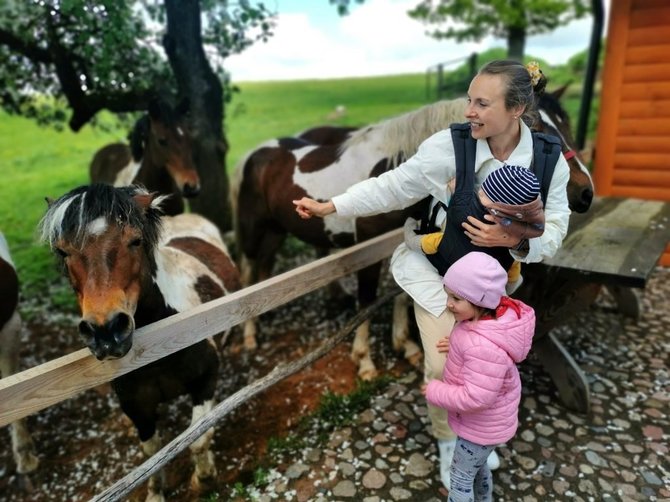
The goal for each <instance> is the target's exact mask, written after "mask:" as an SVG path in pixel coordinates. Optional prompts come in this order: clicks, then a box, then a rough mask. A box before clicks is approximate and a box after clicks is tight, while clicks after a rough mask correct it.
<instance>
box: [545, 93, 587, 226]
mask: <svg viewBox="0 0 670 502" xmlns="http://www.w3.org/2000/svg"><path fill="white" fill-rule="evenodd" d="M566 88H567V86H563V87H560V88H558V89H556V90H555V91H553V92H550V93H544V94H542V95H541V96H540V99H539V102H538V113H539V115H540V120H539V122H538V123H536V124H535V127H534V129H535V130H538V131H540V132H544V133H547V134H551V135H553V136H556V137H557V138H559V139H560V140H561V144H562V152H563V156H564V157H565V160H566V161H567V162H568V166H569V167H570V179H569V180H568V187H567V191H568V203H569V204H570V210H572V211H575V212H576V213H585V212H586V211H588V209H589V207H591V201H592V200H593V179H592V178H591V174H590V172H589V170H588V168H587V167H586V164H585V163H584V160H583V159H582V157H581V154H580V153H579V152H578V150H577V143H576V141H575V139H574V137H573V136H572V130H571V127H570V116H569V115H568V113H567V112H566V111H565V109H564V108H563V107H562V106H561V103H560V101H559V99H560V97H561V96H562V95H563V93H564V92H565V89H566Z"/></svg>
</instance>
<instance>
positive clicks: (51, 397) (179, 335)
mask: <svg viewBox="0 0 670 502" xmlns="http://www.w3.org/2000/svg"><path fill="white" fill-rule="evenodd" d="M401 241H402V229H396V230H393V231H391V232H388V233H386V234H384V235H381V236H379V237H375V238H374V239H370V240H368V241H365V242H362V243H360V244H356V245H355V246H352V247H350V248H347V249H344V250H342V251H340V252H338V253H336V254H333V255H330V256H328V257H326V258H322V259H320V260H316V261H314V262H311V263H309V264H307V265H303V266H301V267H298V268H296V269H293V270H290V271H288V272H285V273H283V274H281V275H277V276H275V277H272V278H270V279H268V280H266V281H263V282H261V283H258V284H255V285H253V286H249V287H247V288H244V289H242V290H240V291H237V292H235V293H232V294H230V295H227V296H225V297H223V298H220V299H218V300H214V301H212V302H209V303H206V304H204V305H201V306H199V307H197V308H195V309H192V310H189V311H188V312H181V313H179V314H176V315H173V316H171V317H168V318H166V319H163V320H161V321H158V322H156V323H153V324H151V325H148V326H145V327H143V328H141V329H138V330H137V331H136V332H135V334H134V337H135V340H134V343H133V349H132V350H131V351H130V352H129V353H128V354H127V355H126V356H125V357H123V358H121V359H116V360H113V361H98V360H96V359H95V358H94V357H93V356H92V355H91V353H90V352H89V351H88V349H82V350H79V351H76V352H73V353H71V354H68V355H66V356H63V357H60V358H58V359H54V360H52V361H49V362H47V363H45V364H42V365H40V366H36V367H34V368H30V369H27V370H25V371H22V372H20V373H16V374H14V375H10V376H9V377H7V378H3V379H1V380H0V426H4V425H7V424H9V423H11V422H13V421H15V420H18V419H20V418H23V417H25V416H27V415H30V414H32V413H36V412H38V411H40V410H42V409H44V408H47V407H49V406H53V405H55V404H57V403H59V402H61V401H64V400H66V399H69V398H71V397H73V396H75V395H77V394H78V393H80V392H83V391H85V390H87V389H90V388H93V387H96V386H98V385H100V384H102V383H105V382H109V381H110V380H113V379H114V378H116V377H118V376H121V375H124V374H126V373H128V372H130V371H133V370H136V369H138V368H140V367H142V366H144V365H147V364H149V363H151V362H153V361H156V360H158V359H160V358H162V357H165V356H167V355H169V354H172V353H174V352H177V351H178V350H181V349H183V348H185V347H188V346H190V345H193V344H194V343H196V342H199V341H200V340H203V339H205V338H207V337H210V336H214V335H216V334H218V333H221V332H224V331H226V330H227V329H230V328H232V327H233V326H236V325H238V324H240V323H241V322H243V321H245V320H247V319H250V318H252V317H255V316H258V315H260V314H263V313H265V312H267V311H269V310H272V309H274V308H276V307H278V306H280V305H283V304H285V303H288V302H289V301H291V300H294V299H295V298H298V297H300V296H302V295H305V294H307V293H310V292H312V291H314V290H316V289H319V288H321V287H323V286H325V285H326V284H328V283H329V282H332V281H333V280H335V279H339V278H340V277H344V276H346V275H349V274H351V273H352V272H356V271H357V270H360V269H361V268H364V267H366V266H368V265H371V264H373V263H376V262H378V261H380V260H382V259H384V258H386V257H388V256H390V255H391V253H392V252H393V250H394V249H395V247H396V246H397V245H398V244H399V243H400V242H401ZM185 333H188V334H189V336H184V334H185Z"/></svg>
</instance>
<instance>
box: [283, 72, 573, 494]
mask: <svg viewBox="0 0 670 502" xmlns="http://www.w3.org/2000/svg"><path fill="white" fill-rule="evenodd" d="M545 85H546V78H545V77H544V75H542V72H541V71H540V69H539V67H538V66H537V64H533V63H531V64H529V65H528V67H525V66H523V65H522V64H521V63H519V62H517V61H509V60H497V61H492V62H490V63H487V64H486V65H484V66H483V67H482V68H481V69H480V70H479V72H478V73H477V75H476V76H475V77H474V78H473V80H472V82H471V83H470V87H469V89H468V105H467V107H466V111H465V118H466V120H467V122H469V124H470V133H471V135H472V137H473V138H474V139H476V140H477V151H476V159H475V189H479V187H480V186H481V184H482V182H483V180H484V179H485V178H486V177H487V176H488V175H489V174H490V173H491V172H493V171H495V170H496V169H499V168H500V167H501V166H503V165H504V164H510V165H517V166H522V167H525V168H530V167H531V161H532V157H533V141H532V135H531V131H530V128H529V127H528V125H532V124H533V122H534V118H535V116H536V112H535V107H536V105H535V103H536V101H537V98H538V97H539V94H540V93H541V92H542V91H543V90H544V87H545ZM455 172H456V165H455V155H454V145H453V141H452V136H451V131H450V130H449V129H446V130H443V131H440V132H438V133H436V134H434V135H433V136H431V137H430V138H428V139H427V140H426V141H424V142H423V143H422V144H421V146H420V147H419V149H418V151H417V153H416V154H415V155H414V156H413V157H411V158H410V159H408V160H407V161H406V162H404V163H403V164H401V165H400V166H398V167H397V168H396V169H393V170H391V171H389V172H387V173H385V174H382V175H381V176H379V177H377V178H370V179H368V180H365V181H362V182H360V183H357V184H356V185H353V186H352V187H350V188H349V189H348V190H347V191H346V192H345V193H344V194H341V195H338V196H336V197H333V198H332V200H330V201H327V202H317V201H314V200H312V199H309V198H307V197H303V198H302V199H300V200H298V201H294V204H295V205H296V211H297V212H298V214H299V215H300V217H302V218H310V217H312V216H319V217H324V216H326V215H328V214H331V213H333V212H335V211H337V213H338V214H339V215H341V216H350V217H353V216H369V215H372V214H377V213H382V212H387V211H390V210H393V209H399V208H403V207H407V206H410V205H412V204H414V203H416V202H418V201H420V200H422V199H424V198H425V197H426V196H428V195H431V196H432V197H433V198H434V199H435V201H441V202H442V203H444V204H449V198H450V193H449V190H448V189H447V184H448V182H449V181H450V180H451V179H452V178H454V176H455ZM569 175H570V173H569V169H568V164H567V162H566V161H565V159H564V158H563V157H562V156H559V159H558V161H557V163H556V167H555V169H554V173H553V176H552V179H551V184H550V187H549V192H548V194H547V199H546V202H545V207H544V209H545V230H544V233H543V234H542V235H541V236H540V237H536V238H533V239H529V240H528V241H525V240H521V239H519V238H518V237H513V236H511V235H509V234H508V233H507V232H506V229H505V227H504V226H502V225H500V224H498V223H495V222H494V220H493V217H492V216H491V215H486V216H485V217H484V220H483V221H482V220H478V219H476V218H474V217H472V216H470V217H468V218H467V220H468V221H467V222H464V223H463V229H464V232H465V234H466V235H467V236H468V238H469V239H470V240H471V241H472V243H473V244H474V245H476V246H480V247H496V246H502V247H505V248H508V249H509V250H510V253H511V254H512V256H513V257H514V258H515V259H516V260H519V261H521V262H526V263H529V262H538V261H541V260H542V259H543V258H547V257H551V256H553V255H554V254H555V253H556V251H557V250H558V248H559V247H560V246H561V243H562V241H563V238H564V237H565V234H566V233H567V230H568V220H569V216H570V209H569V207H568V200H567V194H566V186H567V183H568V178H569ZM391 270H392V273H393V277H394V279H395V280H396V282H397V283H398V284H399V285H400V287H402V288H403V289H404V290H405V291H406V292H407V293H408V294H409V295H410V296H411V297H412V299H413V300H414V312H415V316H416V322H417V325H418V327H419V332H420V334H421V342H422V344H423V349H424V356H425V357H424V378H425V380H426V381H430V380H433V379H439V378H440V377H441V375H442V368H443V367H444V363H445V360H446V355H445V354H444V353H443V352H440V350H439V349H438V348H437V343H438V341H439V339H440V338H441V337H442V336H444V333H448V332H450V330H451V328H452V327H453V325H454V317H453V315H452V313H451V312H449V311H448V310H447V309H446V308H445V305H446V301H447V297H446V293H445V292H444V289H443V288H442V278H441V276H440V275H439V274H438V272H437V271H436V269H435V268H434V267H433V266H432V265H431V264H430V262H429V261H428V259H427V258H426V257H425V255H423V253H418V252H416V251H412V250H411V249H409V248H408V247H407V246H406V245H405V244H401V245H400V246H399V247H398V248H397V249H396V251H395V252H394V254H393V257H392V258H391ZM428 411H429V416H430V420H431V424H432V429H433V435H434V436H435V437H436V438H437V440H438V448H439V451H440V475H441V478H442V482H443V484H444V485H445V486H446V487H447V488H448V487H449V468H450V465H451V459H452V457H453V452H454V446H455V444H456V436H455V435H454V433H453V431H452V430H451V429H450V428H449V425H448V423H447V415H446V412H445V411H444V410H443V409H440V408H437V407H434V406H429V408H428ZM489 464H490V466H491V468H496V467H497V466H498V464H499V462H498V459H497V456H495V452H493V453H492V454H491V456H490V457H489Z"/></svg>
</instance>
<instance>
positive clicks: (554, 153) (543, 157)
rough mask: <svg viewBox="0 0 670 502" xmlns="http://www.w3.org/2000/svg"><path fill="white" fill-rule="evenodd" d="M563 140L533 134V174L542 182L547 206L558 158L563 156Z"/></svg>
mask: <svg viewBox="0 0 670 502" xmlns="http://www.w3.org/2000/svg"><path fill="white" fill-rule="evenodd" d="M561 148H562V147H561V140H559V139H558V138H557V137H556V136H552V135H550V134H544V133H541V132H534V133H533V166H532V169H533V172H534V173H535V176H536V177H537V179H538V181H539V182H540V194H541V195H542V205H543V206H545V205H546V204H547V194H548V193H549V186H550V185H551V178H553V176H554V169H555V168H556V162H558V156H559V155H560V154H561Z"/></svg>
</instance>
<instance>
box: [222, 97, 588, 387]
mask: <svg viewBox="0 0 670 502" xmlns="http://www.w3.org/2000/svg"><path fill="white" fill-rule="evenodd" d="M561 92H562V91H561ZM558 96H560V94H546V95H545V97H544V98H543V100H542V101H541V102H540V104H539V106H540V108H541V109H544V108H545V107H548V103H549V102H552V103H556V104H557V106H558V108H559V110H560V111H562V108H560V105H558ZM465 107H466V100H465V99H457V100H450V101H440V102H437V103H434V104H431V105H427V106H424V107H423V108H420V109H419V110H416V111H414V112H411V113H407V114H405V115H402V116H399V117H396V118H393V119H390V120H387V121H384V122H380V123H378V124H375V125H372V126H368V127H364V128H361V129H358V130H351V129H350V128H347V129H342V128H337V127H322V128H314V129H310V130H308V131H305V132H303V133H301V134H300V135H299V136H298V137H290V138H281V139H278V140H271V141H268V142H266V143H264V144H263V145H261V146H259V147H258V148H256V149H255V150H253V151H251V152H249V153H248V154H247V156H246V157H244V158H243V159H242V161H241V162H240V164H239V165H238V166H237V171H236V173H235V175H236V177H237V178H236V179H235V180H234V182H233V183H231V189H232V195H231V201H233V204H234V206H235V207H234V212H233V213H234V216H235V229H236V237H237V239H238V250H239V251H240V253H241V258H240V264H241V265H240V268H241V273H242V282H243V284H244V285H248V284H252V283H254V282H256V281H260V280H264V279H266V278H268V277H270V275H271V273H272V266H273V264H274V259H275V254H276V252H277V250H278V249H279V247H280V245H281V243H282V241H283V239H284V238H285V236H286V235H287V234H289V233H290V234H292V235H294V236H296V237H298V238H299V239H300V240H302V241H304V242H306V243H308V244H311V245H313V246H315V247H317V248H321V249H325V248H330V249H332V248H338V247H345V246H349V245H351V244H354V243H356V242H361V241H364V240H366V239H369V238H371V237H374V236H377V235H380V234H382V233H384V232H387V231H389V230H392V229H395V228H398V227H400V226H402V224H403V223H404V221H405V219H406V218H407V216H408V214H410V213H412V212H414V211H415V210H416V207H414V208H408V209H407V210H404V211H393V212H390V213H385V214H380V215H377V216H371V217H366V218H357V219H348V218H342V217H340V216H338V215H337V214H332V215H329V216H327V217H326V218H324V219H319V218H312V219H309V220H302V219H300V218H299V217H298V215H297V214H296V212H295V211H294V207H293V204H292V202H291V201H292V200H297V199H300V198H301V197H303V196H308V197H311V198H313V199H317V200H328V199H330V198H331V197H333V196H334V195H337V194H340V193H342V192H344V191H345V190H346V189H347V188H348V187H350V186H351V185H353V184H354V183H357V182H359V181H362V180H364V179H367V178H369V177H374V176H378V175H379V174H381V173H383V172H385V171H386V170H388V169H392V168H393V167H394V166H395V165H397V164H398V163H400V162H401V161H403V160H404V159H406V158H409V157H410V156H411V155H413V154H414V153H415V152H416V149H417V148H418V146H419V144H420V143H421V142H422V141H424V140H425V139H426V138H428V137H429V136H430V135H432V134H434V133H435V132H437V131H439V130H442V129H445V128H447V127H448V126H449V124H451V123H453V122H462V121H463V119H464V111H465ZM542 117H543V119H545V120H548V118H551V117H553V121H551V122H549V121H548V122H547V123H543V124H542V125H541V130H544V131H546V132H548V133H554V134H556V133H557V132H559V131H563V130H564V128H569V123H568V122H567V114H565V112H562V113H561V114H560V115H557V114H556V113H555V112H554V111H553V108H552V113H551V114H545V115H543V116H542ZM556 117H560V118H561V119H562V121H561V120H559V119H558V118H556ZM560 137H562V138H563V139H564V140H566V139H568V138H571V136H570V135H568V134H561V135H560ZM306 138H307V139H311V140H313V141H317V140H318V141H321V142H322V144H315V143H313V142H311V141H308V140H307V139H306ZM342 138H345V139H344V141H342ZM564 152H565V153H566V158H567V157H572V158H571V159H570V161H569V165H570V182H569V185H568V198H569V202H570V206H571V208H572V209H573V210H576V211H585V210H586V209H588V206H589V205H590V203H591V199H592V198H593V185H592V182H591V178H590V175H589V172H588V170H587V169H586V167H585V166H584V164H583V163H581V162H579V157H578V156H576V155H573V153H574V152H573V150H572V148H571V147H570V146H569V145H567V144H566V145H564ZM571 152H572V153H571ZM298 166H299V168H298ZM380 267H381V264H379V263H378V264H375V265H373V266H371V267H368V268H366V269H363V270H361V271H360V272H359V273H358V301H359V304H360V305H361V306H365V305H367V304H369V303H371V302H372V301H373V300H374V299H375V296H376V290H377V286H378V282H379V271H380ZM406 301H407V300H406V298H403V296H402V295H401V296H399V297H398V299H397V301H396V309H395V311H394V323H393V346H394V348H395V349H396V350H404V353H405V357H407V358H408V359H409V360H410V361H412V362H417V361H418V360H419V359H420V357H421V350H420V349H419V347H418V346H417V345H416V344H415V343H413V342H412V341H411V340H410V339H409V337H408V334H409V328H408V323H407V319H406V317H407V316H406V308H405V304H406ZM368 333H369V325H368V323H364V324H363V325H361V326H360V327H359V328H358V330H357V332H356V337H355V339H354V345H353V350H352V357H353V358H354V360H356V361H357V362H358V364H359V375H360V376H361V377H362V378H371V377H373V376H374V375H375V374H376V369H375V366H374V364H373V362H372V359H371V358H370V353H369V346H368ZM255 335H256V327H255V324H254V322H253V320H250V321H248V322H247V323H246V324H245V329H244V336H245V345H246V346H247V347H249V348H253V347H255V345H256V342H255Z"/></svg>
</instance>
